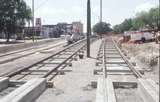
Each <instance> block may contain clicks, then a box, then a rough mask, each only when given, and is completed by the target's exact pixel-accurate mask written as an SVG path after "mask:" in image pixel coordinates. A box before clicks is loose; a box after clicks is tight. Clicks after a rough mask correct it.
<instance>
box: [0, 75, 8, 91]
mask: <svg viewBox="0 0 160 102" xmlns="http://www.w3.org/2000/svg"><path fill="white" fill-rule="evenodd" d="M8 85H9V78H7V77H5V78H2V77H0V91H2V90H3V89H6V88H7V87H8Z"/></svg>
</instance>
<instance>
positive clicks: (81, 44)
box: [7, 39, 94, 80]
mask: <svg viewBox="0 0 160 102" xmlns="http://www.w3.org/2000/svg"><path fill="white" fill-rule="evenodd" d="M85 41H86V39H83V40H81V41H78V42H76V43H75V44H72V45H70V46H68V47H66V48H65V49H63V50H61V51H59V52H57V53H56V54H54V55H52V56H49V57H47V58H45V59H43V60H41V61H39V62H37V63H35V64H33V65H31V66H29V67H26V68H23V69H20V70H18V71H15V72H12V73H9V74H8V75H7V77H10V78H11V77H14V76H16V75H19V74H20V73H21V72H27V74H24V75H23V76H22V77H20V78H18V79H17V80H20V79H23V78H25V77H26V76H27V75H32V71H30V72H28V71H29V69H30V68H32V67H34V66H36V65H38V64H42V65H40V67H39V68H43V66H45V64H43V62H44V61H47V60H50V59H51V60H53V61H54V60H56V59H59V58H54V57H58V56H60V57H62V58H63V56H64V55H65V54H67V56H68V57H67V58H63V59H64V60H63V61H62V62H60V63H57V64H55V65H56V66H55V67H54V68H53V69H51V70H44V72H45V73H44V74H42V76H41V77H42V78H47V79H48V77H49V80H51V79H53V78H54V76H56V74H57V73H58V72H55V71H57V70H58V69H59V68H61V67H63V68H64V67H65V66H67V62H71V61H72V60H73V57H74V56H77V54H78V53H81V52H83V51H81V50H84V49H85V48H86V42H85ZM93 41H94V39H92V40H91V42H93ZM77 45H78V46H77ZM77 48H78V49H77ZM72 50H74V51H72ZM66 52H67V53H66ZM68 52H70V54H69V53H68ZM71 52H72V53H71ZM51 63H52V62H51ZM53 64H54V62H53ZM63 65H64V66H63ZM39 68H38V69H39ZM38 69H37V72H38ZM53 72H55V73H56V74H55V73H54V75H53V74H52V73H53ZM50 75H52V77H51V78H50Z"/></svg>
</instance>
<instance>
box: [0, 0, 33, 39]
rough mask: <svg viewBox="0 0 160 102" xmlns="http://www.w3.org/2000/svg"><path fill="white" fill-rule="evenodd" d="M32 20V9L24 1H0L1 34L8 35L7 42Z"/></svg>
mask: <svg viewBox="0 0 160 102" xmlns="http://www.w3.org/2000/svg"><path fill="white" fill-rule="evenodd" d="M30 20H31V9H30V8H29V7H28V6H27V5H26V3H25V1H24V0H0V32H4V33H5V34H6V37H7V41H9V39H10V37H11V35H13V34H15V33H16V32H17V31H20V30H21V29H22V28H23V27H24V25H25V23H26V21H27V22H29V21H30Z"/></svg>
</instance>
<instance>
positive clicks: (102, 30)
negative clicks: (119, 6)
mask: <svg viewBox="0 0 160 102" xmlns="http://www.w3.org/2000/svg"><path fill="white" fill-rule="evenodd" d="M110 26H111V25H110V24H109V23H106V22H99V23H97V24H95V25H94V26H93V32H94V33H97V34H106V33H108V32H110V31H112V29H111V27H110Z"/></svg>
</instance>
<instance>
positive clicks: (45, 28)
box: [40, 22, 83, 38]
mask: <svg viewBox="0 0 160 102" xmlns="http://www.w3.org/2000/svg"><path fill="white" fill-rule="evenodd" d="M72 33H77V34H83V24H82V23H81V22H73V23H72V24H68V23H65V22H63V23H58V24H56V25H42V28H41V34H40V35H41V37H44V38H53V37H60V36H61V35H66V34H72Z"/></svg>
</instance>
